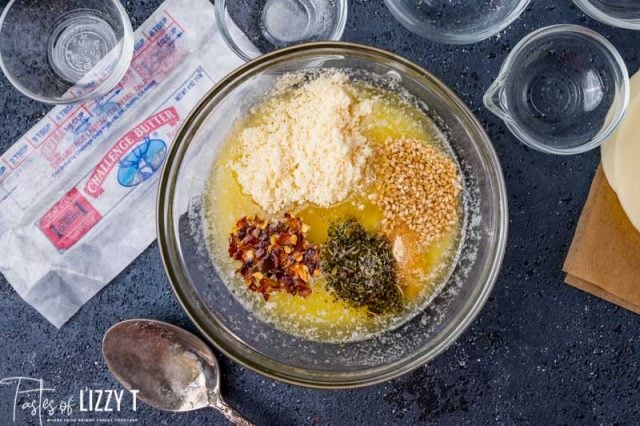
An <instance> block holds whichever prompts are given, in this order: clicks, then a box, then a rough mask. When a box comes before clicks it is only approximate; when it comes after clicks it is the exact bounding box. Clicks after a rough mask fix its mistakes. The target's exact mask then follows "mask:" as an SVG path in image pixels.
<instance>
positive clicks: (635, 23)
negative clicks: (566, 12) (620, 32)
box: [573, 0, 640, 30]
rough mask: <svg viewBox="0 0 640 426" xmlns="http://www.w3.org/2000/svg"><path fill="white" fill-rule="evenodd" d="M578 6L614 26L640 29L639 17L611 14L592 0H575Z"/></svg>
mask: <svg viewBox="0 0 640 426" xmlns="http://www.w3.org/2000/svg"><path fill="white" fill-rule="evenodd" d="M573 2H574V3H575V5H576V6H578V8H580V10H582V11H583V12H584V13H585V14H586V15H588V16H589V17H591V18H593V19H595V20H596V21H600V22H602V23H604V24H607V25H611V26H612V27H618V28H624V29H627V30H640V18H639V19H624V18H616V17H614V16H611V15H609V14H607V13H605V12H603V11H602V10H601V9H598V8H597V7H595V6H594V5H593V2H592V1H591V0H573Z"/></svg>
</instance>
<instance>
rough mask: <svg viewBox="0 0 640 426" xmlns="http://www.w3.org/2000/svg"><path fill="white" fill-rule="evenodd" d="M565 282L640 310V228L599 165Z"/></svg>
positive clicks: (579, 223)
mask: <svg viewBox="0 0 640 426" xmlns="http://www.w3.org/2000/svg"><path fill="white" fill-rule="evenodd" d="M563 270H564V272H566V273H567V277H566V279H565V282H566V283H567V284H569V285H571V286H573V287H576V288H579V289H581V290H583V291H586V292H588V293H591V294H593V295H594V296H597V297H600V298H602V299H605V300H608V301H609V302H611V303H615V304H617V305H619V306H622V307H623V308H626V309H629V310H630V311H633V312H635V313H637V314H640V232H638V231H637V230H636V229H635V228H634V227H633V225H632V224H631V222H630V221H629V219H628V218H627V215H626V213H625V212H624V210H623V209H622V206H621V205H620V202H619V201H618V197H617V196H616V193H615V192H614V190H613V189H612V188H611V186H609V183H608V182H607V178H606V177H605V175H604V172H603V171H602V167H600V168H599V169H598V171H597V173H596V176H595V178H594V180H593V184H592V185H591V192H590V193H589V198H588V199H587V203H586V205H585V207H584V210H583V212H582V216H581V217H580V221H579V222H578V227H577V229H576V234H575V236H574V238H573V243H572V244H571V248H570V250H569V254H568V256H567V259H566V261H565V264H564V267H563Z"/></svg>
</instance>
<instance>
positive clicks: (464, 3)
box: [384, 0, 530, 44]
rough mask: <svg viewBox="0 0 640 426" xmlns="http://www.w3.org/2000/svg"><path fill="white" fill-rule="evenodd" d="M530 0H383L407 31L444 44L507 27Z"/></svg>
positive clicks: (470, 39) (472, 40) (472, 39)
mask: <svg viewBox="0 0 640 426" xmlns="http://www.w3.org/2000/svg"><path fill="white" fill-rule="evenodd" d="M529 1H530V0H429V1H426V0H425V1H416V0H384V2H385V4H386V5H387V7H388V8H389V10H390V11H391V13H392V14H393V16H395V18H396V19H397V20H398V21H400V23H401V24H402V25H403V26H404V27H405V28H407V29H408V30H409V31H411V32H414V33H416V34H418V35H420V36H422V37H425V38H428V39H430V40H433V41H437V42H440V43H447V44H471V43H477V42H479V41H482V40H484V39H487V38H489V37H491V36H493V35H496V34H498V33H499V32H500V31H502V30H504V29H505V28H507V27H508V26H509V25H510V24H511V23H512V22H513V21H515V20H516V19H517V18H518V17H519V16H520V14H522V12H524V10H525V9H526V7H527V6H528V5H529Z"/></svg>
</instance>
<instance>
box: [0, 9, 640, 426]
mask: <svg viewBox="0 0 640 426" xmlns="http://www.w3.org/2000/svg"><path fill="white" fill-rule="evenodd" d="M6 3H7V0H2V1H0V6H4V5H5V4H6ZM160 3H161V1H160V0H135V1H132V0H128V1H126V2H125V5H126V7H127V9H128V11H129V13H130V15H131V17H132V20H133V24H134V26H137V25H139V24H140V23H142V22H143V21H144V20H145V19H146V18H147V17H148V16H149V14H150V13H151V12H152V11H153V10H154V9H155V8H156V7H157V6H158V5H159V4H160ZM350 3H351V5H350V18H349V22H348V26H347V31H346V33H345V36H344V39H345V40H349V41H355V42H362V43H367V44H372V45H375V46H378V47H382V48H385V49H388V50H391V51H393V52H395V53H398V54H400V55H402V56H405V57H407V58H408V59H410V60H413V61H416V62H417V63H419V64H421V65H423V66H425V67H426V68H427V69H429V70H431V71H432V72H433V73H435V74H436V75H437V76H439V77H440V78H441V79H442V80H444V81H445V82H446V83H447V84H449V85H450V86H451V87H452V88H453V90H454V91H455V92H456V93H457V94H458V95H459V96H460V97H462V99H464V100H465V101H466V102H467V103H468V104H469V105H470V106H471V108H472V109H473V111H474V112H475V113H476V114H477V116H478V117H479V118H480V120H481V121H482V123H483V125H484V127H485V128H486V129H487V131H488V132H489V135H490V136H491V139H492V140H493V143H494V146H495V148H496V150H497V152H498V154H499V156H500V160H501V162H502V165H503V167H504V171H505V176H506V180H507V185H508V191H509V204H510V209H511V215H510V225H511V229H510V237H509V245H508V249H507V254H506V258H505V261H504V266H503V269H502V273H501V274H500V277H499V279H498V282H497V284H496V287H495V290H494V292H493V294H492V295H491V297H490V299H489V301H488V303H487V305H486V307H485V308H484V310H483V311H482V313H481V314H480V316H479V318H478V319H477V320H476V321H475V323H474V324H473V326H472V327H471V328H470V329H469V330H468V331H467V332H466V333H465V334H464V335H463V336H462V337H461V338H460V340H459V341H458V342H457V343H456V344H454V345H453V346H452V347H451V348H450V349H449V350H448V351H447V352H446V353H444V354H443V355H441V356H440V357H439V358H437V359H436V360H435V361H433V362H431V363H429V364H428V365H426V366H424V367H423V368H420V369H418V370H417V371H415V372H413V373H411V374H408V375H407V376H405V377H402V378H400V379H397V380H394V381H392V382H390V383H387V384H384V385H379V386H374V387H370V388H366V389H359V390H353V391H340V392H328V391H316V390H307V389H302V388H297V387H294V386H289V385H285V384H281V383H277V382H273V381H271V380H268V379H265V378H262V377H261V376H259V375H257V374H255V373H253V372H251V371H247V370H245V369H244V368H242V367H240V366H238V365H236V364H234V363H232V362H230V361H229V360H227V359H226V358H224V357H220V359H221V364H222V367H223V371H224V373H225V374H224V379H223V387H224V392H225V394H226V396H227V398H228V400H229V401H230V402H231V403H232V404H233V405H234V406H236V407H237V408H238V409H239V410H240V411H242V412H244V413H246V415H247V416H249V417H250V418H251V419H254V420H255V421H256V422H257V423H258V424H278V425H288V424H291V425H293V424H296V425H297V424H336V425H338V424H340V425H343V424H403V423H404V424H413V423H416V422H427V423H438V424H461V423H473V424H476V423H493V422H497V423H506V424H510V423H514V422H525V423H533V424H550V423H580V424H595V423H598V424H602V423H605V424H610V423H627V424H629V423H635V422H638V421H639V420H640V316H638V315H634V314H632V313H630V312H627V311H625V310H623V309H621V308H618V307H616V306H614V305H611V304H609V303H606V302H604V301H601V300H599V299H596V298H594V297H592V296H589V295H587V294H585V293H582V292H580V291H578V290H575V289H573V288H570V287H568V286H566V285H564V284H563V273H562V271H561V266H562V263H563V261H564V257H565V254H566V252H567V249H568V247H569V244H570V242H571V238H572V235H573V231H574V229H575V226H576V223H577V220H578V217H579V215H580V211H581V209H582V206H583V204H584V201H585V199H586V196H587V192H588V189H589V184H590V182H591V179H592V177H593V174H594V172H595V169H596V166H597V164H598V162H599V153H598V152H593V153H589V154H586V155H580V156H576V157H569V158H562V157H553V156H547V155H544V154H540V153H537V152H534V151H532V150H530V149H528V148H526V147H524V146H523V145H522V144H520V143H518V142H517V141H516V139H515V138H514V137H513V136H511V135H510V134H509V133H508V132H507V131H506V129H505V127H504V126H503V125H502V123H501V122H499V120H498V119H497V118H496V117H494V116H492V115H491V114H490V113H489V112H488V111H487V110H486V109H484V108H483V107H482V104H481V99H482V93H483V92H484V90H485V89H486V88H487V87H488V86H489V84H490V83H491V81H492V80H493V78H494V77H495V76H496V75H497V73H498V70H499V67H500V65H501V64H502V62H503V60H504V59H505V57H506V55H507V54H508V53H509V51H510V49H511V48H512V47H513V46H514V45H515V43H516V42H517V41H518V40H520V39H521V38H522V37H523V36H524V35H526V34H527V33H529V32H531V31H533V30H535V29H537V28H540V27H542V26H546V25H550V24H557V23H577V24H581V25H586V26H588V27H591V28H593V29H595V30H597V31H599V32H601V33H602V34H604V35H605V36H606V37H607V38H608V39H609V40H610V41H611V42H612V43H613V44H614V45H615V46H616V47H617V48H618V49H619V50H620V52H621V54H622V56H623V57H624V59H625V60H626V62H627V65H628V67H629V71H630V72H635V71H636V70H637V69H638V67H639V66H640V58H639V57H638V54H639V53H640V32H632V31H625V30H620V29H615V28H612V27H607V26H605V25H603V24H599V23H597V22H595V21H593V20H591V19H590V18H587V17H585V15H584V14H583V13H581V12H580V11H579V10H578V9H577V8H576V7H575V6H574V5H573V4H572V3H571V1H569V0H559V1H535V0H534V1H533V2H532V5H531V6H530V7H529V8H528V9H527V10H526V12H525V13H524V15H523V16H522V17H521V18H520V19H519V20H518V21H516V22H515V23H514V24H513V25H512V26H511V27H510V28H508V29H507V30H506V31H503V32H502V33H501V34H500V35H499V36H497V37H493V38H491V39H489V40H486V41H484V42H482V43H478V44H475V45H471V46H463V47H455V46H445V45H438V44H435V43H431V42H429V41H426V40H423V39H420V38H419V37H417V36H414V35H412V34H410V33H409V32H408V31H406V30H405V29H403V28H402V27H401V26H400V25H399V24H398V23H397V22H396V21H395V20H394V19H393V18H392V17H391V15H390V13H389V12H388V11H387V9H386V8H385V7H384V5H383V3H382V0H351V1H350ZM212 19H213V16H212ZM47 110H48V107H47V106H44V105H41V104H38V103H37V102H34V101H31V100H29V99H26V98H24V97H23V96H21V95H19V94H18V93H17V92H16V91H15V90H14V89H13V88H12V87H11V86H10V85H9V84H8V82H7V81H6V80H5V79H4V77H0V150H1V151H4V150H6V149H7V148H8V147H9V146H10V145H11V143H12V142H13V141H15V140H17V139H18V137H19V136H20V135H21V134H22V133H23V132H25V131H26V130H27V129H29V128H30V127H31V126H32V125H33V124H34V123H36V121H37V120H39V118H40V117H42V115H43V114H44V113H45V112H46V111H47ZM0 313H1V314H0V379H1V378H3V377H10V376H27V377H33V378H43V379H44V381H45V384H46V385H47V386H48V387H51V388H55V389H56V394H57V395H59V397H61V396H63V395H77V394H78V391H79V390H80V389H84V388H92V389H109V388H116V389H119V386H118V385H117V384H116V383H115V382H114V380H113V379H112V377H111V375H110V374H109V372H108V371H107V369H106V367H105V366H104V364H103V362H102V357H101V353H100V342H101V339H102V336H103V334H104V332H105V331H106V330H107V328H108V327H109V326H110V325H112V324H113V323H115V322H117V321H119V320H123V319H128V318H133V317H149V318H156V319H162V320H165V321H169V322H172V323H174V324H177V325H180V326H183V327H185V328H187V329H189V330H191V331H194V327H193V326H192V325H191V324H190V322H189V320H188V319H187V318H186V316H185V315H184V314H183V313H182V311H181V309H180V307H179V306H178V304H177V302H176V300H175V298H174V297H173V294H172V292H171V290H170V289H169V285H168V282H167V279H166V278H165V275H164V271H163V269H162V264H161V261H160V255H159V253H158V248H157V246H156V245H155V244H154V245H153V246H151V247H150V248H149V249H148V250H146V251H145V252H144V254H143V255H142V256H140V257H139V258H138V259H137V260H136V261H135V262H133V263H132V264H131V265H130V266H129V267H128V268H127V269H126V270H125V271H124V272H123V273H122V274H120V276H119V277H118V278H117V279H116V280H115V281H114V282H112V283H111V284H110V285H109V286H108V287H106V288H105V290H103V291H102V292H101V293H100V294H99V295H98V296H96V297H95V298H94V299H92V300H91V301H90V302H89V303H88V304H87V305H86V306H85V307H84V308H83V309H82V310H81V311H80V313H79V314H77V315H76V316H75V317H74V318H73V319H72V320H71V321H70V322H69V323H68V324H67V325H66V326H64V327H63V328H62V329H61V330H60V331H57V330H56V329H55V328H54V327H53V326H51V325H50V324H49V323H48V322H47V321H45V320H44V319H43V318H42V317H40V315H39V314H38V313H36V311H35V310H33V309H32V308H31V307H29V306H28V305H26V304H25V303H24V302H23V301H22V300H21V299H20V298H19V297H18V295H17V294H16V293H15V292H14V291H13V289H12V288H11V287H10V286H9V284H8V283H7V282H6V281H5V280H4V279H3V278H2V279H0ZM14 392H15V389H14V388H13V387H11V386H0V424H10V422H11V420H12V409H13V398H14ZM76 414H77V415H76ZM76 414H74V417H77V418H82V417H83V415H82V413H76ZM84 417H86V418H96V417H100V418H104V419H111V420H114V419H116V418H118V417H119V418H134V419H138V421H139V423H141V424H150V425H158V424H172V425H173V424H175V425H182V424H183V425H196V424H205V423H207V424H225V421H224V420H223V418H222V417H221V416H220V415H219V414H218V413H217V412H215V411H213V410H210V411H200V412H196V413H191V414H185V415H171V414H164V413H160V412H157V411H154V410H152V409H151V408H149V407H147V406H142V405H141V406H139V407H138V411H137V412H135V413H133V412H132V411H131V410H130V409H123V412H122V413H120V414H119V415H115V414H108V413H104V414H103V415H101V416H95V415H94V416H89V415H86V416H84ZM17 419H18V423H21V422H23V421H24V419H25V417H24V415H23V414H22V413H20V412H19V413H18V416H17ZM34 419H36V418H34ZM31 421H32V422H33V421H35V420H33V419H32V420H31Z"/></svg>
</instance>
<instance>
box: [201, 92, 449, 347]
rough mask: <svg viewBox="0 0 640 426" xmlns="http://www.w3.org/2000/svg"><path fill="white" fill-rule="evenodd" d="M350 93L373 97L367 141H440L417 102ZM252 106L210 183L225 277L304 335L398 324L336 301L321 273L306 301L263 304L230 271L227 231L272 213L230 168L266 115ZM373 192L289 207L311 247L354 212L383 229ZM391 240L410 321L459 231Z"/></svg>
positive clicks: (250, 301) (324, 336) (334, 337)
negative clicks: (423, 239)
mask: <svg viewBox="0 0 640 426" xmlns="http://www.w3.org/2000/svg"><path fill="white" fill-rule="evenodd" d="M353 93H354V95H355V97H356V98H360V99H362V98H366V97H371V96H372V95H373V96H374V97H375V99H376V100H375V102H374V104H373V109H372V113H371V114H369V115H368V116H366V117H365V118H364V119H363V122H362V127H361V132H362V133H363V135H364V136H365V137H366V138H367V139H368V141H369V142H370V143H371V144H372V145H375V144H379V143H382V142H383V141H385V140H386V139H388V138H399V137H411V138H417V139H419V140H422V141H424V143H426V144H432V145H436V146H442V142H440V139H439V137H438V135H439V132H438V130H437V128H436V127H435V126H434V124H433V123H432V122H431V121H430V120H429V119H428V118H427V117H426V116H425V115H424V113H422V112H421V111H420V110H419V109H418V108H417V107H415V106H413V105H410V104H408V103H407V102H405V101H403V100H401V99H400V97H399V96H397V95H395V94H391V93H387V92H382V91H380V90H377V89H371V88H369V87H365V86H361V87H357V88H355V90H354V92H353ZM256 111H257V112H256V114H254V115H252V116H250V117H249V118H248V119H247V120H246V121H244V122H241V123H239V125H238V126H237V127H236V131H235V132H233V133H232V134H231V136H230V138H229V140H228V142H227V144H226V145H225V147H224V148H223V149H222V151H221V153H220V154H219V157H218V160H217V163H216V165H215V167H214V170H213V172H212V176H211V180H210V183H209V188H210V189H209V197H208V199H207V220H208V221H209V223H210V225H211V233H210V235H211V250H212V254H213V257H214V259H215V261H216V263H217V264H218V266H219V268H220V269H221V271H222V273H223V275H226V277H227V279H226V282H227V283H228V284H229V285H230V286H232V288H234V290H235V291H234V293H235V294H236V295H238V297H240V298H241V299H243V298H244V299H245V302H246V304H247V305H248V306H251V309H252V310H254V311H255V313H256V314H257V315H258V316H259V317H261V318H262V319H263V320H265V321H267V322H269V323H271V324H273V325H274V326H276V327H279V328H281V329H284V331H287V332H290V333H292V334H295V335H298V336H300V337H303V338H309V339H314V340H323V341H346V340H358V339H360V338H363V337H366V336H367V335H370V334H372V333H376V332H379V331H382V330H384V329H386V328H388V327H390V326H391V325H392V324H397V323H400V322H402V318H376V317H373V316H371V315H370V314H368V312H367V309H366V308H359V309H358V308H353V307H351V306H350V305H348V304H347V303H345V302H343V301H341V300H338V299H336V298H335V297H334V296H333V295H332V294H331V293H330V292H329V291H328V290H327V289H326V287H325V284H324V280H323V279H322V277H321V278H319V279H316V280H315V281H314V283H313V285H312V290H313V293H312V294H311V295H310V296H309V297H307V298H306V299H303V298H301V297H298V296H291V295H289V294H284V293H276V294H273V295H271V298H270V299H269V301H268V302H265V301H264V300H263V299H262V297H261V296H259V295H256V294H254V293H251V292H250V291H248V290H247V289H246V288H244V284H243V283H242V280H241V279H240V278H238V277H237V276H235V275H234V270H235V269H236V268H237V264H234V263H233V262H232V261H231V260H230V259H229V258H228V256H227V254H226V250H227V242H228V236H229V232H230V230H231V229H232V227H233V226H234V225H235V223H236V221H237V220H238V219H240V218H241V217H244V216H251V215H255V214H257V215H260V216H262V217H269V215H267V214H265V212H263V211H262V209H261V208H260V207H259V206H258V205H257V204H256V203H255V202H254V201H253V200H252V198H251V197H250V196H248V195H246V194H244V193H243V192H242V188H241V187H240V185H239V183H238V181H237V179H236V177H235V175H234V173H233V172H232V171H231V170H230V168H229V167H228V164H229V163H230V162H232V161H234V160H235V159H236V158H237V156H238V153H237V152H236V150H235V149H234V148H235V147H237V146H240V143H239V137H238V135H239V133H240V131H241V130H242V129H243V128H246V127H249V126H251V125H254V124H255V123H258V122H260V121H262V120H263V117H262V116H261V115H262V114H264V112H263V111H262V110H261V109H260V108H258V109H257V110H256ZM370 190H371V189H369V188H367V189H366V190H365V191H364V193H358V194H354V195H352V196H351V197H349V198H348V199H347V200H345V201H344V202H342V203H340V204H338V205H336V206H332V207H330V208H321V207H318V206H315V205H303V206H299V207H297V208H294V209H292V210H291V212H292V213H293V214H295V215H297V216H299V217H301V219H302V220H303V222H304V223H305V224H307V225H309V227H310V230H309V232H308V234H307V238H308V239H309V240H310V241H311V242H313V243H314V244H316V245H321V244H323V243H324V242H325V241H326V239H327V231H328V228H329V226H330V224H331V223H333V222H335V221H337V220H340V219H343V218H345V217H349V216H351V217H355V218H356V219H357V220H358V221H359V222H360V223H362V224H363V225H364V227H365V228H366V229H367V230H368V231H370V232H380V231H381V229H380V222H381V220H382V217H383V216H382V211H381V209H380V208H379V207H378V206H377V205H376V204H375V203H374V202H373V201H371V200H370V199H369V195H371V194H370V193H368V191H370ZM374 195H375V194H374ZM389 238H390V241H391V242H392V243H394V242H396V240H399V241H400V242H401V243H402V244H401V245H402V248H403V258H404V259H399V278H400V283H399V284H400V286H401V289H402V292H403V295H404V297H405V302H406V305H407V314H406V315H404V317H406V318H405V319H408V317H410V315H411V314H410V311H412V310H413V312H415V310H416V309H419V308H420V307H421V306H423V305H424V302H426V301H427V300H429V298H430V296H432V295H433V294H434V292H435V291H436V290H437V287H438V285H439V284H440V283H441V282H442V279H443V277H445V276H446V271H447V270H448V269H449V267H450V266H451V264H452V262H453V259H454V255H455V252H456V249H457V245H458V243H459V240H460V228H459V227H457V228H454V229H451V230H450V231H449V232H448V233H447V234H445V236H444V237H443V238H442V239H441V240H440V241H438V242H436V243H434V244H432V245H431V246H429V247H427V248H424V247H419V245H418V244H417V242H415V241H413V235H412V234H411V232H410V231H408V230H406V229H405V230H402V229H401V230H395V231H394V233H393V234H392V235H389ZM284 325H286V326H284Z"/></svg>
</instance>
